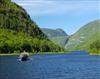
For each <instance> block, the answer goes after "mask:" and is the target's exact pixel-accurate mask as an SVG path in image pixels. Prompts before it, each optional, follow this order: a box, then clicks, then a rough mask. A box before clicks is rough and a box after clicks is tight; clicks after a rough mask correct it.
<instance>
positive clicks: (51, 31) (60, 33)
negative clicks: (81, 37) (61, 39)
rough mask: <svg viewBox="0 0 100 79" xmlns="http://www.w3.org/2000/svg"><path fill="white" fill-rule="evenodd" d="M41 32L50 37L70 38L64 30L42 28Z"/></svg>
mask: <svg viewBox="0 0 100 79" xmlns="http://www.w3.org/2000/svg"><path fill="white" fill-rule="evenodd" d="M41 30H42V31H43V32H44V33H45V34H46V35H47V36H48V37H49V38H52V37H57V36H68V35H67V34H66V33H65V32H64V31H63V30H62V29H55V30H54V29H49V28H41Z"/></svg>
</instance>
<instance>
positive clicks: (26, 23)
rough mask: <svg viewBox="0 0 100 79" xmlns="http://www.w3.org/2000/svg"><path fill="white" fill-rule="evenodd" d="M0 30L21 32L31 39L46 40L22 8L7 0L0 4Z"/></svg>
mask: <svg viewBox="0 0 100 79" xmlns="http://www.w3.org/2000/svg"><path fill="white" fill-rule="evenodd" d="M0 28H6V29H11V30H15V31H17V32H19V31H22V32H25V33H27V34H29V35H31V36H32V37H38V38H43V39H46V38H47V37H46V36H45V35H44V34H43V33H42V31H41V30H40V29H39V28H38V27H37V25H36V23H35V22H33V21H32V20H31V18H30V16H29V15H28V14H27V13H26V11H25V10H24V9H23V8H22V7H20V6H18V5H17V4H15V3H13V2H10V1H7V0H4V2H3V3H2V4H0Z"/></svg>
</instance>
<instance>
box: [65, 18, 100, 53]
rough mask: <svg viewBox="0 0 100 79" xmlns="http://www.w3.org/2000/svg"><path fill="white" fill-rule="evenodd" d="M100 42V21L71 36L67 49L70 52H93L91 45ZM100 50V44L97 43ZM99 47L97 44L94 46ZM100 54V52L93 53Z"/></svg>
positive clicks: (91, 23) (89, 24)
mask: <svg viewBox="0 0 100 79" xmlns="http://www.w3.org/2000/svg"><path fill="white" fill-rule="evenodd" d="M97 41H100V20H95V21H92V22H90V23H88V24H86V25H85V26H83V27H82V28H80V29H79V31H77V32H76V33H75V34H73V35H72V36H70V38H69V40H68V42H67V44H66V45H65V48H66V49H67V50H70V51H74V50H86V51H89V52H90V51H91V50H92V49H91V45H93V44H94V43H95V42H97ZM97 43H98V44H99V45H98V49H100V42H97ZM94 46H95V47H97V44H96V45H94ZM97 52H99V53H100V50H98V51H94V52H93V53H97Z"/></svg>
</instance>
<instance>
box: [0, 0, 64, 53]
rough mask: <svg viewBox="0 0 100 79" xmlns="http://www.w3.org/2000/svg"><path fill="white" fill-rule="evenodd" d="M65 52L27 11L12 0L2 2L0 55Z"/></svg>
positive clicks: (0, 10) (0, 2) (1, 0)
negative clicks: (25, 52) (49, 37)
mask: <svg viewBox="0 0 100 79" xmlns="http://www.w3.org/2000/svg"><path fill="white" fill-rule="evenodd" d="M24 50H26V51H29V52H52V51H61V50H63V49H62V48H60V47H59V46H57V45H55V44H54V43H53V42H51V41H50V40H49V39H48V37H47V36H46V35H45V34H44V33H43V32H42V31H41V29H40V28H39V27H38V25H37V24H36V23H35V22H34V21H32V20H31V18H30V16H29V15H28V14H27V12H26V11H25V9H23V8H22V7H21V6H19V5H17V4H16V3H14V2H11V0H0V53H13V52H16V51H17V52H18V51H19V52H22V51H24Z"/></svg>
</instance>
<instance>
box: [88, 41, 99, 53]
mask: <svg viewBox="0 0 100 79" xmlns="http://www.w3.org/2000/svg"><path fill="white" fill-rule="evenodd" d="M90 51H91V53H100V41H99V40H97V41H94V42H93V43H92V44H90Z"/></svg>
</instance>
